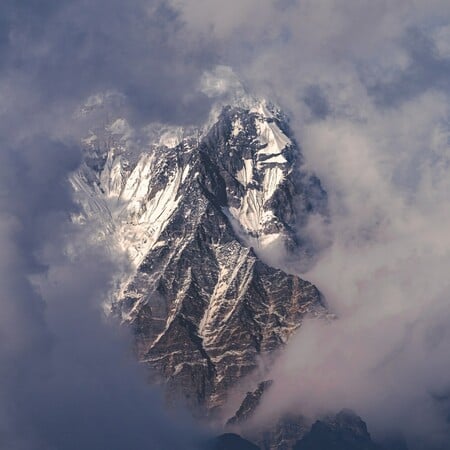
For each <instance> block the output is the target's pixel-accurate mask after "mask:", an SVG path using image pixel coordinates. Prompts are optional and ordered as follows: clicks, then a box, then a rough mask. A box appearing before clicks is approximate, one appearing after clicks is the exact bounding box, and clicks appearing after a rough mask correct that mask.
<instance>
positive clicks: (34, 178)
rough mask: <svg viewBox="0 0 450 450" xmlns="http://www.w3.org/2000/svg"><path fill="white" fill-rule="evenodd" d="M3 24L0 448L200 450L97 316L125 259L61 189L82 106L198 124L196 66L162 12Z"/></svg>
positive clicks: (50, 6) (114, 6) (72, 165)
mask: <svg viewBox="0 0 450 450" xmlns="http://www.w3.org/2000/svg"><path fill="white" fill-rule="evenodd" d="M0 23H1V27H0V28H1V31H0V100H1V101H0V104H1V105H0V136H1V138H0V145H1V147H0V175H1V176H0V192H1V195H0V248H1V254H0V280H1V285H2V289H1V296H0V308H1V314H0V386H1V387H0V447H1V448H4V449H8V450H40V449H50V448H57V449H60V450H66V449H67V450H69V449H74V450H75V449H77V450H79V449H83V450H90V449H99V448H105V449H106V448H108V449H110V450H113V449H121V450H122V449H124V448H127V449H139V450H142V449H144V448H152V449H177V448H180V449H181V448H182V449H185V448H198V445H197V444H198V442H199V441H200V440H202V439H203V438H204V432H203V431H200V430H199V429H198V427H197V426H196V425H195V424H194V423H193V422H192V421H191V420H190V419H189V416H188V415H187V414H186V413H184V412H182V411H179V413H177V414H175V413H173V414H171V415H170V416H169V414H168V413H166V412H165V407H164V400H163V398H162V394H161V393H160V392H159V391H158V390H157V388H151V387H149V385H148V383H147V374H146V372H145V370H144V369H143V368H141V367H140V366H139V364H138V363H137V361H136V360H135V358H134V355H133V353H132V345H133V342H132V337H131V336H129V335H128V334H127V332H126V331H125V330H123V329H121V328H120V327H119V326H118V324H116V323H114V321H112V320H111V319H107V318H106V317H105V315H104V311H103V302H104V301H105V300H106V298H107V296H108V294H109V292H110V290H111V289H112V288H113V283H114V280H115V277H116V274H117V272H118V271H119V269H120V265H121V264H122V263H123V261H124V255H121V254H112V253H111V252H110V251H107V250H106V249H105V248H102V247H101V246H100V245H93V244H92V242H91V240H89V239H88V238H87V236H86V234H85V233H86V231H84V230H83V229H81V228H80V227H78V226H76V225H75V224H73V223H72V222H71V216H72V215H76V214H77V213H78V212H79V211H78V208H79V207H78V206H77V204H76V203H75V201H74V199H73V191H72V188H71V186H70V184H69V176H70V174H71V173H72V172H73V171H74V170H76V169H77V168H78V167H79V164H80V163H81V160H82V155H81V148H80V147H81V146H80V142H81V139H82V138H83V137H85V136H86V135H88V131H89V126H90V125H89V124H88V123H86V122H85V121H83V120H82V118H80V117H79V115H78V114H77V112H78V110H79V108H80V107H81V106H82V105H83V103H84V102H85V101H86V99H87V98H89V96H91V95H95V94H99V93H100V94H101V93H103V92H109V91H113V92H117V93H120V94H121V95H123V96H125V97H126V98H127V105H128V106H127V107H128V113H129V115H130V120H132V121H133V122H134V123H145V122H147V121H150V120H154V121H161V122H166V123H176V124H186V123H190V121H194V122H196V121H198V120H202V117H203V115H204V114H206V112H207V110H208V101H207V100H206V97H204V96H202V95H201V93H199V95H198V96H196V97H195V96H193V95H192V92H193V91H195V86H196V83H197V79H198V77H199V76H200V74H201V73H202V72H203V70H204V69H203V66H204V65H205V66H207V65H208V64H207V62H206V60H204V59H203V58H204V55H203V54H199V53H198V50H199V46H197V47H186V46H185V45H184V44H183V27H182V25H181V24H180V23H179V22H178V19H177V14H176V13H175V12H174V11H172V10H171V9H170V8H169V7H166V5H165V3H164V2H158V1H153V2H147V1H133V2H127V4H126V5H125V4H124V3H123V2H115V1H114V2H110V1H96V2H85V1H75V2H72V1H62V2H60V1H57V2H55V1H52V0H48V1H42V2H35V1H31V0H30V1H27V0H25V1H20V2H16V1H4V2H2V3H1V5H0ZM183 49H184V51H183ZM180 52H181V53H180ZM187 111H189V114H187ZM87 243H88V245H86V244H87Z"/></svg>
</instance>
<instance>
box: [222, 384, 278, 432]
mask: <svg viewBox="0 0 450 450" xmlns="http://www.w3.org/2000/svg"><path fill="white" fill-rule="evenodd" d="M271 385H272V381H271V380H267V381H262V382H261V383H259V385H258V387H257V389H256V390H255V391H254V392H247V395H246V396H245V398H244V400H243V402H242V404H241V406H240V407H239V409H238V410H237V411H236V414H235V415H234V416H233V417H232V418H231V419H229V420H228V422H227V425H237V424H240V423H243V422H245V421H247V420H248V419H249V418H250V417H252V415H253V414H254V412H255V411H256V409H257V408H258V406H259V404H260V402H261V398H262V396H263V394H264V393H265V392H266V391H267V389H269V388H270V386H271Z"/></svg>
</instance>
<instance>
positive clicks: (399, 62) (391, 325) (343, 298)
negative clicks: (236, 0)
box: [172, 0, 450, 449]
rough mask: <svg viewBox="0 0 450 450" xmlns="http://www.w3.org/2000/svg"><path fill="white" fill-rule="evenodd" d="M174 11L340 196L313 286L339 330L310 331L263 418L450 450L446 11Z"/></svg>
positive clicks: (315, 5) (206, 7) (199, 2)
mask: <svg viewBox="0 0 450 450" xmlns="http://www.w3.org/2000/svg"><path fill="white" fill-rule="evenodd" d="M172 3H174V4H178V6H179V8H180V10H181V11H182V14H183V16H182V17H184V19H185V20H186V21H187V23H188V26H190V27H191V28H192V29H196V30H201V32H203V33H209V36H210V39H211V40H216V41H217V43H218V44H217V45H218V47H219V48H221V51H222V57H223V60H224V61H226V62H227V63H230V64H232V65H234V66H235V67H237V68H238V69H239V71H240V72H241V73H242V74H243V76H244V78H245V80H246V83H247V85H249V86H251V87H252V88H253V89H254V90H256V91H257V92H262V93H264V95H267V96H269V97H271V98H273V99H275V100H277V101H278V102H279V103H280V104H281V105H282V106H284V107H285V108H286V109H287V110H288V111H289V112H290V114H291V115H292V122H291V123H292V126H293V127H294V129H295V131H296V134H297V139H298V141H299V142H300V144H301V146H302V149H303V152H304V155H305V163H306V165H307V167H308V168H310V169H311V170H313V171H315V172H316V173H317V174H318V175H319V178H320V179H321V181H322V184H323V185H324V187H325V189H326V190H327V192H328V195H329V201H330V224H318V223H314V222H311V224H310V226H309V227H308V229H307V230H306V231H307V232H309V233H310V235H311V237H312V239H314V240H317V241H318V242H329V240H331V244H330V245H329V247H328V249H327V250H325V251H324V252H323V253H322V254H321V255H320V257H319V259H318V261H317V263H316V265H315V267H314V268H313V269H312V270H310V271H309V272H308V273H306V274H304V276H305V277H306V278H309V279H311V280H312V281H314V282H315V283H316V284H317V285H318V286H319V288H320V289H321V290H322V291H323V292H324V294H325V296H326V298H327V300H328V303H329V305H330V308H331V310H332V311H333V312H335V313H337V315H338V316H339V319H338V320H336V321H333V322H332V323H331V324H323V323H317V322H314V321H313V322H308V323H306V324H305V326H304V327H303V328H302V329H301V330H300V332H299V333H298V336H297V337H296V338H295V339H294V340H293V341H292V343H291V344H290V345H289V346H288V349H287V352H286V354H285V355H284V356H283V357H282V358H281V359H280V362H279V364H278V365H277V367H276V368H275V369H274V372H273V374H272V375H273V377H274V378H275V380H276V383H275V385H274V387H273V390H272V392H271V395H270V396H269V397H268V398H267V408H266V411H265V412H264V414H263V416H264V415H266V414H267V415H268V416H271V414H276V413H279V412H280V411H282V410H283V409H284V410H285V409H289V408H295V409H297V410H298V409H300V410H302V411H303V412H304V413H306V414H310V415H316V414H320V413H323V412H328V411H329V410H335V411H336V410H338V409H340V408H342V407H351V408H353V409H355V410H356V411H357V412H359V413H360V414H362V415H363V417H364V418H366V419H367V420H368V423H369V428H370V429H371V430H373V431H374V433H375V435H376V436H380V435H382V434H383V433H386V432H387V431H391V429H392V428H397V430H398V429H399V430H401V431H402V432H404V433H405V434H406V436H407V437H408V439H409V444H410V446H411V448H427V449H429V448H433V446H435V447H436V448H446V447H448V441H449V432H450V429H449V424H448V407H449V405H448V395H447V393H448V380H449V379H450V364H449V363H448V350H449V347H450V339H449V336H448V333H447V332H446V331H445V330H446V329H447V328H448V325H449V322H448V318H449V311H450V310H449V307H448V304H449V302H448V300H449V296H450V289H449V285H448V276H447V267H448V257H449V254H450V253H449V252H450V238H449V235H448V224H449V223H450V210H449V203H448V189H449V183H448V179H449V177H448V173H449V172H448V171H449V167H450V165H449V154H450V153H449V150H450V147H449V142H450V139H449V136H450V134H449V133H450V130H449V125H448V124H449V100H450V97H449V90H448V74H449V64H450V58H449V56H450V51H449V49H450V45H449V42H450V40H449V36H450V33H449V31H448V30H449V23H450V6H449V4H448V2H445V1H431V2H421V1H413V0H404V1H403V0H399V1H396V2H368V1H367V2H366V1H362V2H361V1H352V0H347V1H338V0H330V1H325V2H314V1H307V0H305V1H298V2H290V3H289V4H286V5H285V6H286V7H285V8H280V7H278V5H277V2H274V1H270V0H267V1H253V0H247V1H244V2H240V5H239V9H231V8H228V5H225V4H224V3H223V2H219V1H213V2H211V1H208V2H206V1H204V0H191V1H189V2H177V1H176V0H173V2H172ZM206 3H207V4H206ZM242 49H243V50H242ZM271 417H272V416H271Z"/></svg>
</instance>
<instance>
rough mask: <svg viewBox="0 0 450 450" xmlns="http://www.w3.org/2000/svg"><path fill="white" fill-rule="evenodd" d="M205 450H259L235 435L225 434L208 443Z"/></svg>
mask: <svg viewBox="0 0 450 450" xmlns="http://www.w3.org/2000/svg"><path fill="white" fill-rule="evenodd" d="M205 450H260V449H259V447H258V446H257V445H255V444H252V443H251V442H250V441H247V440H246V439H243V438H242V437H240V436H239V435H237V434H233V433H226V434H222V435H221V436H219V437H217V438H216V439H214V440H213V441H212V442H210V443H209V444H208V445H207V446H206V448H205Z"/></svg>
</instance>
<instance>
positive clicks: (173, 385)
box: [72, 68, 326, 416]
mask: <svg viewBox="0 0 450 450" xmlns="http://www.w3.org/2000/svg"><path fill="white" fill-rule="evenodd" d="M220 70H222V71H223V70H224V69H223V68H222V69H220ZM228 75H230V74H229V73H228ZM214 80H215V81H214ZM203 83H204V86H206V88H205V89H206V92H207V93H208V92H209V95H213V94H214V93H215V94H214V95H216V94H217V95H218V96H219V97H220V98H219V100H218V102H219V103H221V102H223V101H225V100H226V105H225V106H223V105H221V106H220V113H218V115H215V120H214V121H213V123H211V124H210V125H207V126H201V127H198V128H195V129H185V128H174V127H165V126H163V125H161V124H152V125H150V126H148V127H145V129H144V133H143V132H142V130H140V131H139V132H137V131H136V130H133V129H132V127H131V126H130V125H129V124H128V123H127V121H126V120H125V119H123V118H121V117H109V121H108V122H107V123H106V124H105V123H102V124H101V125H99V126H98V127H92V132H91V134H90V136H88V137H87V138H86V140H85V141H84V147H85V161H84V163H83V165H82V167H81V169H80V170H79V171H78V172H77V173H76V174H74V176H73V177H72V184H73V186H74V189H75V192H76V196H77V198H78V200H79V202H80V203H81V205H82V206H83V213H82V214H81V215H80V216H79V217H78V218H76V220H78V221H80V222H85V223H87V224H95V226H94V225H93V229H95V232H93V238H95V239H102V240H103V242H105V244H106V245H110V246H115V247H119V248H121V249H122V251H124V252H126V253H127V255H128V257H129V260H130V263H131V270H130V271H129V272H128V273H126V274H124V275H123V277H122V282H121V286H120V288H119V289H118V292H117V293H116V294H115V297H114V301H113V303H112V310H113V311H114V313H115V314H118V315H119V316H120V317H121V318H122V320H123V322H124V323H126V324H128V325H129V326H130V327H132V329H133V331H134V333H135V336H136V348H137V352H138V355H139V358H140V360H141V361H142V362H144V363H146V364H147V365H148V367H149V368H150V369H152V373H153V374H154V379H155V380H156V381H162V382H164V383H165V384H166V386H167V392H168V396H169V398H171V399H173V400H174V401H175V400H179V399H182V400H183V401H184V402H186V403H187V404H188V405H189V406H190V407H191V408H192V410H193V411H195V412H196V413H197V414H198V415H200V416H204V415H208V414H211V413H212V411H215V410H218V409H220V408H221V407H222V406H223V405H224V404H225V403H226V401H227V397H228V394H229V392H230V390H231V389H233V388H234V387H235V386H236V385H237V383H238V382H239V381H240V380H242V379H243V378H244V377H245V376H247V375H248V374H250V373H252V372H254V371H255V369H256V368H257V366H258V363H259V360H260V357H261V356H264V355H266V356H267V355H272V354H273V353H274V351H276V350H277V349H280V348H281V347H282V346H283V345H284V343H286V341H287V340H288V339H289V337H290V336H291V335H292V333H294V332H295V330H296V329H297V328H298V327H299V326H300V325H301V322H302V320H303V318H304V317H305V316H306V315H307V314H313V315H317V314H323V312H324V306H323V304H322V299H321V296H320V293H319V291H318V290H317V289H316V287H315V286H313V285H312V284H310V283H308V282H307V281H304V280H302V279H300V278H299V277H297V276H294V275H289V274H287V273H285V272H283V271H282V270H280V269H277V268H274V267H271V266H270V265H268V264H266V263H265V262H263V261H262V260H261V258H260V256H261V255H263V254H264V252H267V253H266V254H269V253H272V254H274V253H280V252H281V253H283V252H285V251H294V250H295V249H296V248H298V239H297V236H296V231H295V230H296V228H297V226H298V225H299V224H302V223H304V222H305V221H306V220H307V218H308V215H309V214H311V213H317V212H319V213H320V212H321V211H322V209H323V204H324V202H325V201H326V198H325V193H324V192H323V190H322V189H321V188H320V183H319V182H318V180H317V179H316V178H315V177H314V176H312V175H310V174H308V173H306V172H304V171H302V170H301V168H300V167H299V166H300V165H299V161H300V160H301V155H300V152H299V148H298V146H297V145H296V143H295V140H294V139H293V137H292V134H291V133H290V131H289V126H288V123H287V121H286V120H285V118H284V116H283V114H282V113H281V111H280V110H279V109H277V108H275V107H273V106H271V105H270V104H269V103H268V102H266V101H264V100H255V99H252V98H250V97H248V98H247V97H245V96H244V97H243V96H241V95H240V96H239V101H237V102H235V103H233V102H232V98H231V97H230V96H229V94H228V92H229V91H230V89H229V88H230V86H231V88H232V89H231V92H240V91H239V89H240V88H239V86H238V85H237V84H236V83H235V81H233V80H231V81H230V78H228V81H227V82H223V81H222V82H220V81H217V77H216V78H215V79H214V78H211V76H209V78H206V79H205V80H204V81H203ZM243 98H244V101H243V100H242V99H243ZM219 103H218V104H219ZM87 114H89V112H87ZM214 114H215V113H212V116H214ZM143 135H144V136H145V138H146V139H147V140H145V139H143V138H142V136H143ZM136 136H139V139H138V138H137V137H136Z"/></svg>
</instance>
